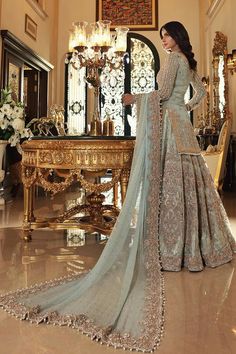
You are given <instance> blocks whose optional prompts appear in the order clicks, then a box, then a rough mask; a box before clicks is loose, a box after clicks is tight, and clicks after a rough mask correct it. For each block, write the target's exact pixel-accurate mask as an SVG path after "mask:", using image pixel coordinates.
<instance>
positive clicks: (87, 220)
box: [22, 136, 135, 241]
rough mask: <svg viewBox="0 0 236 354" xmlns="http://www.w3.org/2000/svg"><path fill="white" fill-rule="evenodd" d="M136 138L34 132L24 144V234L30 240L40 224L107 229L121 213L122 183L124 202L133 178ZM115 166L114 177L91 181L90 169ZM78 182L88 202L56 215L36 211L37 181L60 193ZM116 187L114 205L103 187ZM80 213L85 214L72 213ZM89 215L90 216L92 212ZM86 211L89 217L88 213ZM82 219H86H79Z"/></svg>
mask: <svg viewBox="0 0 236 354" xmlns="http://www.w3.org/2000/svg"><path fill="white" fill-rule="evenodd" d="M134 144H135V138H134V137H118V136H111V137H87V136H86V137H81V136H71V137H68V136H63V137H43V138H41V137H34V138H32V139H31V140H28V141H25V142H24V143H23V144H22V150H23V154H22V181H23V185H24V221H23V227H22V229H23V239H24V240H25V241H30V240H31V234H32V231H33V230H35V229H38V228H42V227H49V228H51V229H69V228H84V229H86V230H93V231H101V232H102V233H105V234H109V233H110V231H111V229H112V226H113V225H114V221H115V217H116V216H117V215H118V213H119V210H118V208H117V199H118V183H120V187H121V188H120V189H121V201H122V202H123V200H124V198H125V194H126V189H127V185H128V180H129V174H130V168H131V162H132V156H133V149H134ZM107 170H111V171H112V179H111V181H109V182H105V183H93V182H90V181H89V180H87V179H86V174H91V175H92V176H95V177H96V176H97V177H99V176H102V175H104V174H105V173H106V171H107ZM75 180H76V181H79V182H80V183H81V186H82V188H84V190H85V191H86V193H88V196H87V201H86V203H85V204H84V205H78V206H76V207H73V208H71V209H70V210H68V211H66V212H64V213H63V214H62V215H59V216H58V217H56V218H36V217H35V216H34V204H35V186H36V185H39V186H41V187H43V189H44V190H46V191H49V192H50V193H52V194H56V193H58V192H61V191H63V190H65V189H66V188H67V187H69V186H70V185H71V184H72V182H73V181H75ZM111 188H113V191H114V198H113V199H114V203H113V205H104V204H103V202H104V199H105V197H104V195H103V194H102V192H105V191H107V190H109V189H111ZM79 212H82V213H84V214H85V217H84V219H83V218H81V219H80V221H78V218H73V215H75V214H78V213H79ZM88 214H89V215H90V216H88ZM86 215H87V216H86ZM81 220H82V221H81Z"/></svg>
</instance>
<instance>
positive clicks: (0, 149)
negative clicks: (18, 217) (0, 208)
mask: <svg viewBox="0 0 236 354" xmlns="http://www.w3.org/2000/svg"><path fill="white" fill-rule="evenodd" d="M7 144H8V141H6V140H0V183H2V182H3V180H4V177H5V171H4V170H3V169H2V165H3V156H4V154H5V150H6V146H7ZM2 190H3V188H2V187H1V188H0V205H3V204H5V200H4V198H3V197H2V194H3V193H2Z"/></svg>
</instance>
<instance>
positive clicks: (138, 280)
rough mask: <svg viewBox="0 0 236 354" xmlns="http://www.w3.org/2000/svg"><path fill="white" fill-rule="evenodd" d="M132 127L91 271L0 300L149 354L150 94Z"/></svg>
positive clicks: (153, 271)
mask: <svg viewBox="0 0 236 354" xmlns="http://www.w3.org/2000/svg"><path fill="white" fill-rule="evenodd" d="M138 101H139V102H138V116H139V118H138V119H139V120H138V129H137V138H136V145H135V151H134V157H133V163H132V169H131V175H130V180H129V185H128V190H127V195H126V199H125V203H124V205H123V207H122V210H121V213H120V215H119V218H118V220H117V222H116V224H115V227H114V230H113V232H112V234H111V236H110V238H109V241H108V242H107V245H106V247H105V249H104V251H103V253H102V255H101V257H100V258H99V260H98V262H97V264H96V266H95V267H94V268H93V269H92V270H91V271H90V272H89V273H87V274H86V275H83V276H82V277H81V276H74V277H73V278H68V277H65V278H63V279H58V280H54V281H50V282H45V283H42V284H39V285H34V286H32V287H31V288H27V289H21V290H17V291H15V292H12V293H9V294H6V295H3V296H1V297H0V306H2V307H3V308H4V309H5V310H6V311H8V312H10V313H11V314H13V315H15V316H17V317H19V318H20V319H26V320H30V321H31V322H33V323H41V322H46V323H51V324H56V325H68V326H71V327H73V328H76V329H78V330H80V331H81V332H82V333H84V334H87V335H88V336H90V337H91V338H92V339H96V340H97V341H100V342H102V343H104V344H107V345H111V346H114V347H116V348H124V349H130V350H137V351H143V352H152V351H153V350H154V349H155V348H156V347H157V346H158V345H159V343H160V339H161V335H162V332H163V319H164V280H163V275H162V273H161V264H160V254H159V240H158V229H159V209H160V208H159V207H160V197H161V114H160V102H159V95H158V93H157V91H154V92H152V93H150V94H144V95H141V96H140V97H138Z"/></svg>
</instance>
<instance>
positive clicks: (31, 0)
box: [26, 0, 48, 20]
mask: <svg viewBox="0 0 236 354" xmlns="http://www.w3.org/2000/svg"><path fill="white" fill-rule="evenodd" d="M26 1H27V2H28V3H29V5H30V6H31V7H32V9H33V10H34V11H35V12H36V13H37V14H38V15H39V16H40V17H41V18H42V19H43V20H45V19H46V18H47V17H48V15H47V13H46V11H45V10H44V8H43V7H42V5H40V4H39V3H38V2H36V1H35V0H26Z"/></svg>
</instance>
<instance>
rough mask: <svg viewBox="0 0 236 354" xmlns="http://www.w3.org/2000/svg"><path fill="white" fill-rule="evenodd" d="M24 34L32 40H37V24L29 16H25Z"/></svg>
mask: <svg viewBox="0 0 236 354" xmlns="http://www.w3.org/2000/svg"><path fill="white" fill-rule="evenodd" d="M25 33H27V34H28V35H29V36H30V37H31V38H32V39H34V40H35V41H36V39H37V23H36V22H34V21H33V20H32V18H31V17H29V15H27V14H26V15H25Z"/></svg>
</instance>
